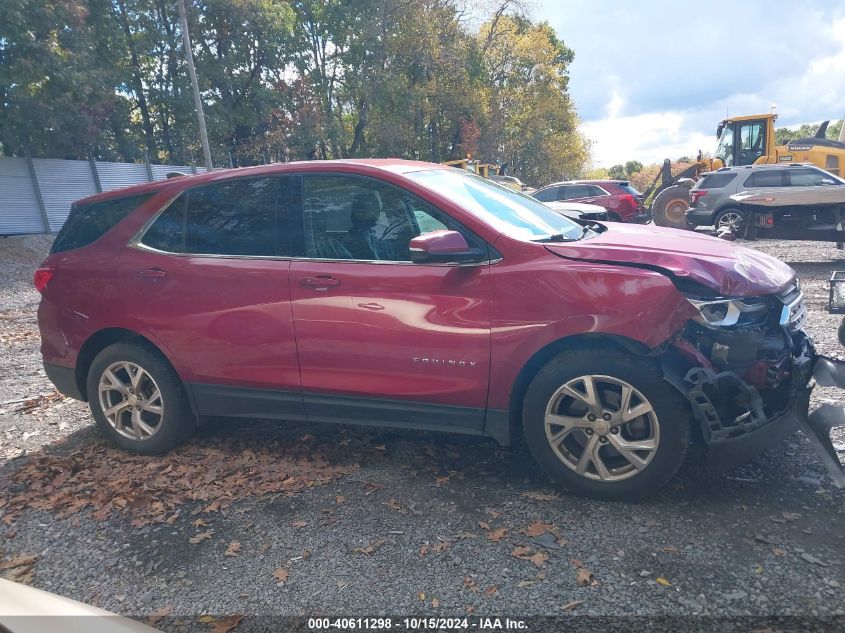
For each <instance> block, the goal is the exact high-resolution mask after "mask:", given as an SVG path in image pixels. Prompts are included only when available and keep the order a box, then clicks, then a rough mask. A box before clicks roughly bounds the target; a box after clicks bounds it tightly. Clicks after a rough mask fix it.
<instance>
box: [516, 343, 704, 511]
mask: <svg viewBox="0 0 845 633" xmlns="http://www.w3.org/2000/svg"><path fill="white" fill-rule="evenodd" d="M690 426H691V412H690V409H689V404H688V403H687V402H686V400H684V399H683V398H682V397H681V396H680V394H678V393H677V392H676V391H675V390H674V389H673V388H672V387H671V386H670V385H669V384H668V383H667V382H666V381H665V380H664V379H663V377H662V376H661V375H660V373H659V371H657V369H656V368H654V367H652V366H651V365H650V364H649V361H648V360H647V359H640V358H637V357H635V356H633V355H629V354H626V353H623V352H617V351H609V350H577V351H570V352H564V353H562V354H560V355H558V356H557V357H555V358H553V359H552V360H551V361H549V363H548V364H546V366H545V367H543V368H542V369H541V370H540V371H539V372H538V374H537V375H536V376H535V377H534V379H533V380H532V382H531V384H530V385H529V387H528V390H527V392H526V394H525V402H524V406H523V434H524V436H525V440H526V443H527V444H528V447H529V449H530V450H531V453H532V454H533V455H534V458H535V459H536V460H537V462H538V464H539V465H540V467H541V468H542V469H543V470H544V471H545V472H546V474H548V475H549V476H550V477H551V478H552V479H554V480H556V481H558V482H560V483H562V484H564V485H566V486H567V487H568V488H570V489H572V490H573V491H575V492H577V493H579V494H583V495H586V496H590V497H596V498H600V499H608V500H626V501H630V500H635V499H638V498H641V497H644V496H646V495H649V494H652V493H655V492H657V491H658V490H659V489H660V488H662V487H663V486H664V485H665V484H666V483H667V482H668V481H669V480H670V479H671V478H672V477H673V476H674V475H675V473H676V472H677V470H678V468H679V467H680V466H681V464H682V463H683V460H684V457H685V455H686V451H687V445H688V443H689V434H690Z"/></svg>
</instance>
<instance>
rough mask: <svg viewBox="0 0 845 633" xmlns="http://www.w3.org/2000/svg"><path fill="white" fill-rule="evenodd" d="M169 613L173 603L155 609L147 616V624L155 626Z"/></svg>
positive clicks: (171, 611) (171, 610)
mask: <svg viewBox="0 0 845 633" xmlns="http://www.w3.org/2000/svg"><path fill="white" fill-rule="evenodd" d="M171 613H173V605H172V604H166V605H164V606H163V607H161V608H160V609H156V610H155V611H153V612H152V613H151V614H150V615H148V616H147V624H149V625H150V626H155V625H156V624H158V623H159V622H161V621H162V620H163V619H164V618H166V617H167V616H168V615H170V614H171Z"/></svg>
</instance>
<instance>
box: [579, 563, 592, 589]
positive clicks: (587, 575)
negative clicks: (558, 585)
mask: <svg viewBox="0 0 845 633" xmlns="http://www.w3.org/2000/svg"><path fill="white" fill-rule="evenodd" d="M593 580H595V576H593V572H591V571H590V570H589V569H587V568H586V567H579V568H578V571H577V572H576V573H575V582H577V583H578V584H579V585H580V586H581V587H586V586H587V585H589V584H591V583H592V582H593Z"/></svg>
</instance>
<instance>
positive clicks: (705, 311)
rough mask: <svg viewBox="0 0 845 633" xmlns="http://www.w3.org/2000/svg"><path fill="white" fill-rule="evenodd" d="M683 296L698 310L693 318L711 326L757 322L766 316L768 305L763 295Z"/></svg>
mask: <svg viewBox="0 0 845 633" xmlns="http://www.w3.org/2000/svg"><path fill="white" fill-rule="evenodd" d="M684 296H685V297H686V299H687V301H689V302H690V303H691V304H692V305H693V307H694V308H695V309H696V310H698V315H697V316H695V317H693V320H695V321H697V322H698V323H701V324H702V325H708V326H711V327H729V326H731V325H737V324H747V325H752V324H755V323H759V322H761V321H763V320H764V319H765V318H766V314H767V313H768V310H769V305H770V304H769V302H768V301H767V300H766V299H765V298H763V297H742V298H740V299H730V298H724V297H717V298H709V299H702V298H699V297H693V296H690V295H684Z"/></svg>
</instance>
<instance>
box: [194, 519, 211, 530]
mask: <svg viewBox="0 0 845 633" xmlns="http://www.w3.org/2000/svg"><path fill="white" fill-rule="evenodd" d="M191 525H193V526H194V527H195V528H196V529H200V528H201V527H208V523H206V522H205V519H196V520H195V521H194V522H193V523H191Z"/></svg>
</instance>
